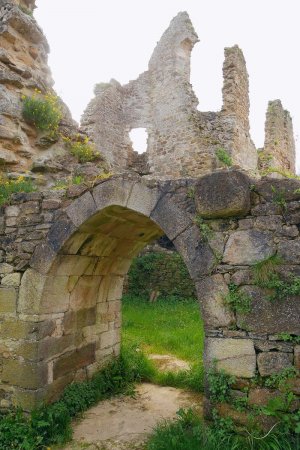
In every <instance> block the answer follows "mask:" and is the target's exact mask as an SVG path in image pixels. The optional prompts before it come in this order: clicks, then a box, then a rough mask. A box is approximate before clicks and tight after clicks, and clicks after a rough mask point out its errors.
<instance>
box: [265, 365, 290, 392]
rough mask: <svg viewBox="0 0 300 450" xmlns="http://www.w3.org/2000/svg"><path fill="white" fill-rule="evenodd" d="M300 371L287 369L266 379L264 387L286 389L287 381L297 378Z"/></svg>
mask: <svg viewBox="0 0 300 450" xmlns="http://www.w3.org/2000/svg"><path fill="white" fill-rule="evenodd" d="M297 375H298V370H297V369H296V368H295V367H286V368H285V369H282V370H281V371H280V372H278V373H274V374H273V375H270V376H268V377H267V378H265V379H264V381H263V383H264V386H266V387H269V388H285V384H286V381H287V380H288V379H291V378H295V377H296V376H297Z"/></svg>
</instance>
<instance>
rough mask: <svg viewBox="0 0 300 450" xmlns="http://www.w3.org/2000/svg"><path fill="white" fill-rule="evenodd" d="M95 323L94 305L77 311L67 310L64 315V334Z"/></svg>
mask: <svg viewBox="0 0 300 450" xmlns="http://www.w3.org/2000/svg"><path fill="white" fill-rule="evenodd" d="M95 323H96V307H93V308H88V309H87V308H84V309H80V310H79V311H68V312H66V314H65V315H64V319H63V323H62V326H63V330H64V334H70V333H75V332H76V331H78V330H81V329H82V328H84V327H86V326H89V325H94V324H95Z"/></svg>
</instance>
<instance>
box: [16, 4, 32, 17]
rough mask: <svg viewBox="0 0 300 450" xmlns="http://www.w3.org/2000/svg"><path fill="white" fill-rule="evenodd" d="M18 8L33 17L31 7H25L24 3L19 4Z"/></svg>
mask: <svg viewBox="0 0 300 450" xmlns="http://www.w3.org/2000/svg"><path fill="white" fill-rule="evenodd" d="M18 8H19V9H20V10H21V11H22V12H23V13H24V14H26V15H27V16H30V17H33V11H31V9H29V8H26V6H25V5H21V4H19V5H18Z"/></svg>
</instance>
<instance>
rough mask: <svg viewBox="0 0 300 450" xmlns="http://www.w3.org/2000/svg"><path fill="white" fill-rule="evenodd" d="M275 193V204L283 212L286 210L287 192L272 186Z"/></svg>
mask: <svg viewBox="0 0 300 450" xmlns="http://www.w3.org/2000/svg"><path fill="white" fill-rule="evenodd" d="M271 190H272V192H273V203H275V204H276V205H278V206H279V207H280V208H281V210H282V211H285V210H286V192H285V189H281V190H278V189H276V188H275V186H271Z"/></svg>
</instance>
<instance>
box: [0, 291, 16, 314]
mask: <svg viewBox="0 0 300 450" xmlns="http://www.w3.org/2000/svg"><path fill="white" fill-rule="evenodd" d="M16 309H17V293H16V290H15V289H14V288H4V287H0V314H3V313H15V312H16Z"/></svg>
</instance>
